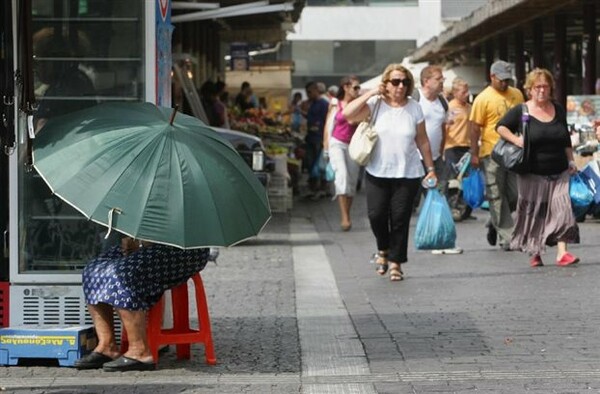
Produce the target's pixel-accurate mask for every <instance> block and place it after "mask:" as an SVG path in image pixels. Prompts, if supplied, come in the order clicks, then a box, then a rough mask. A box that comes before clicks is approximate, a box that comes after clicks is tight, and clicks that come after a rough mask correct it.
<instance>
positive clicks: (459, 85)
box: [452, 77, 469, 92]
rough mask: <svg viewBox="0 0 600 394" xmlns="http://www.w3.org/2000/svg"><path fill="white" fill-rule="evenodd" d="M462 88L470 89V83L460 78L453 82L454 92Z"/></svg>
mask: <svg viewBox="0 0 600 394" xmlns="http://www.w3.org/2000/svg"><path fill="white" fill-rule="evenodd" d="M462 87H467V88H468V87H469V83H468V82H467V81H465V80H464V79H462V78H460V77H456V78H454V79H453V80H452V91H453V92H455V91H457V90H458V89H460V88H462Z"/></svg>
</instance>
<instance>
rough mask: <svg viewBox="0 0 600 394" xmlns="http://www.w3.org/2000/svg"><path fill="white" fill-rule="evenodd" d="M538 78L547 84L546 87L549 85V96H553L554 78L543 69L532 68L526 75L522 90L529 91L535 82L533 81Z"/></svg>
mask: <svg viewBox="0 0 600 394" xmlns="http://www.w3.org/2000/svg"><path fill="white" fill-rule="evenodd" d="M540 77H541V78H544V79H545V80H546V82H548V85H550V95H553V94H554V77H553V76H552V73H551V72H550V71H548V70H547V69H545V68H534V69H533V70H531V71H530V72H529V74H527V77H526V78H525V83H524V84H523V88H524V89H525V90H527V91H529V90H530V89H531V88H533V83H534V82H535V80H536V79H538V78H540Z"/></svg>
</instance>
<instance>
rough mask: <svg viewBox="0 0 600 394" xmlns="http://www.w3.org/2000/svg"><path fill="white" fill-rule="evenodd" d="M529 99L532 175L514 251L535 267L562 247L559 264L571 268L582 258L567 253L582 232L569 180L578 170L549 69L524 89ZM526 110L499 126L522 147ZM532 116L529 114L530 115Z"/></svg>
mask: <svg viewBox="0 0 600 394" xmlns="http://www.w3.org/2000/svg"><path fill="white" fill-rule="evenodd" d="M524 88H525V90H526V91H527V95H528V97H529V100H528V101H527V102H526V103H525V105H527V109H528V112H529V116H528V120H527V122H528V129H527V133H528V137H527V138H528V141H529V148H530V151H529V172H528V173H527V174H522V175H519V176H518V178H517V186H518V190H519V201H518V204H517V212H516V214H517V219H516V223H515V228H514V230H513V236H512V240H511V244H510V246H511V249H518V250H522V251H524V252H528V253H529V254H530V255H531V256H532V258H531V260H530V262H529V263H530V265H531V266H532V267H539V266H542V265H543V263H542V258H541V253H542V252H543V251H544V250H545V248H546V245H548V246H554V245H557V254H556V264H558V265H560V266H566V265H570V264H574V263H577V262H578V261H579V258H577V257H576V256H574V255H573V254H571V253H569V252H567V243H578V242H579V229H578V227H577V223H576V222H575V217H574V215H573V211H572V209H571V199H570V197H569V175H570V174H573V173H575V172H576V171H577V167H576V166H575V162H574V161H573V149H572V147H571V139H570V137H569V132H568V129H567V120H566V112H565V109H564V108H563V107H562V106H560V105H558V104H557V103H554V102H553V101H552V91H553V90H554V79H553V77H552V74H551V73H550V72H549V71H548V70H546V69H540V68H536V69H534V70H533V71H531V72H530V73H529V74H528V75H527V79H526V80H525V85H524ZM522 115H523V109H522V107H521V106H516V107H514V108H512V109H511V110H510V111H508V112H507V113H506V115H505V116H504V117H503V118H502V119H501V120H500V122H498V124H497V125H496V131H497V132H498V134H500V136H501V137H502V138H504V139H505V140H507V141H509V142H512V143H513V144H515V145H518V146H521V147H522V146H523V137H522V136H520V135H519V136H517V135H516V133H515V132H516V131H517V130H520V129H521V124H522V119H521V117H522ZM525 117H527V115H525Z"/></svg>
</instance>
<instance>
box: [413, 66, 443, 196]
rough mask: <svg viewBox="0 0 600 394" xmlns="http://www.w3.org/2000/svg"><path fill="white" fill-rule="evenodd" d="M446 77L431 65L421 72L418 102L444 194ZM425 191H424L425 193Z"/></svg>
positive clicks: (440, 186)
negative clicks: (444, 92)
mask: <svg viewBox="0 0 600 394" xmlns="http://www.w3.org/2000/svg"><path fill="white" fill-rule="evenodd" d="M443 91H444V75H443V74H442V68H441V67H440V66H436V65H431V66H427V67H425V68H423V70H421V89H419V94H418V95H417V96H418V101H419V105H420V106H421V109H422V110H423V116H424V117H425V130H427V137H428V138H429V143H430V145H431V155H432V158H433V163H434V164H433V166H434V167H435V173H436V174H437V176H438V184H439V188H440V190H442V192H445V191H446V181H447V178H446V177H444V174H445V172H446V171H445V164H444V158H443V157H442V153H443V150H444V144H445V141H444V140H445V134H446V133H445V129H446V110H447V108H448V106H447V105H448V104H447V103H446V99H445V98H444V97H443V95H442V92H443ZM424 192H425V190H423V193H424Z"/></svg>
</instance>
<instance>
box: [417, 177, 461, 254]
mask: <svg viewBox="0 0 600 394" xmlns="http://www.w3.org/2000/svg"><path fill="white" fill-rule="evenodd" d="M455 243H456V227H455V226H454V220H453V219H452V212H451V211H450V206H448V202H447V201H446V198H445V197H444V196H442V194H441V193H440V191H439V190H438V189H436V188H433V189H428V190H427V197H425V202H424V203H423V207H422V208H421V213H419V219H418V220H417V229H416V231H415V246H416V248H417V249H420V250H432V249H450V248H454V246H455Z"/></svg>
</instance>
